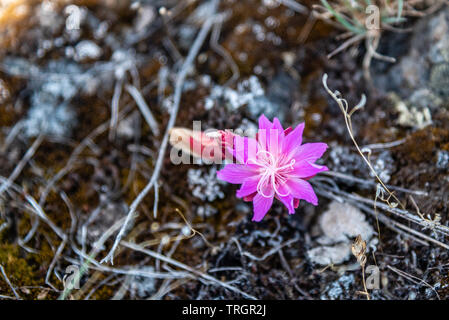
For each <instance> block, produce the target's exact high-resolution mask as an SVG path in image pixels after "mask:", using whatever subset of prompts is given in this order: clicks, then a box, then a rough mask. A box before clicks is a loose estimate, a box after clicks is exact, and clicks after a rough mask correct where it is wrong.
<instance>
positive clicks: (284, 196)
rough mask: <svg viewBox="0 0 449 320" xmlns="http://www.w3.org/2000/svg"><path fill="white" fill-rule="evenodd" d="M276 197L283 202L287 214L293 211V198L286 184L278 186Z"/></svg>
mask: <svg viewBox="0 0 449 320" xmlns="http://www.w3.org/2000/svg"><path fill="white" fill-rule="evenodd" d="M276 197H277V198H278V199H279V200H280V201H281V202H282V203H283V204H284V206H286V207H287V209H288V213H289V214H293V213H295V208H294V200H295V199H294V197H293V196H292V194H291V191H290V188H289V186H288V185H287V184H283V185H280V186H278V193H277V194H276Z"/></svg>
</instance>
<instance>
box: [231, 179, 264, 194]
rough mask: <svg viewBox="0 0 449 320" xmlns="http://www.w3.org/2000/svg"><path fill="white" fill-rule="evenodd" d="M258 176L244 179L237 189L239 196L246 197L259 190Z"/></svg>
mask: <svg viewBox="0 0 449 320" xmlns="http://www.w3.org/2000/svg"><path fill="white" fill-rule="evenodd" d="M258 178H259V177H258V176H253V177H251V178H248V179H246V180H245V181H243V184H242V186H241V187H240V189H239V190H237V193H236V196H237V198H245V197H248V196H250V195H252V194H253V193H255V192H256V191H257V183H258V182H259V179H258Z"/></svg>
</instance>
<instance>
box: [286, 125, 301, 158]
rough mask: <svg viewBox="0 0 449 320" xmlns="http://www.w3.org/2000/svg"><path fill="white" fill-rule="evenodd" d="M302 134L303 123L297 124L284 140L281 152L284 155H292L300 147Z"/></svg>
mask: <svg viewBox="0 0 449 320" xmlns="http://www.w3.org/2000/svg"><path fill="white" fill-rule="evenodd" d="M303 132H304V122H303V123H301V124H298V125H297V126H296V128H295V129H294V130H293V131H291V132H290V133H288V135H287V136H286V137H285V139H284V143H283V146H282V150H283V152H284V153H285V154H290V153H291V154H293V153H294V152H295V150H296V148H298V147H300V146H301V143H302V134H303Z"/></svg>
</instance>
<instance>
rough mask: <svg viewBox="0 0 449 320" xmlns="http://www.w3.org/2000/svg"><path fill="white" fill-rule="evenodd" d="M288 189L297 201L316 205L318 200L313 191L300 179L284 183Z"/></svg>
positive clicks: (310, 186)
mask: <svg viewBox="0 0 449 320" xmlns="http://www.w3.org/2000/svg"><path fill="white" fill-rule="evenodd" d="M286 184H287V186H288V187H289V188H290V192H291V195H292V196H293V197H295V198H297V199H301V200H306V201H307V202H309V203H311V204H313V205H314V206H316V205H318V198H317V196H316V194H315V191H313V188H312V185H311V184H310V183H308V182H307V181H304V180H302V179H291V180H288V181H287V182H286Z"/></svg>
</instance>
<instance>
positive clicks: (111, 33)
mask: <svg viewBox="0 0 449 320" xmlns="http://www.w3.org/2000/svg"><path fill="white" fill-rule="evenodd" d="M301 2H302V3H303V4H304V5H305V7H304V8H303V7H302V6H299V5H298V2H295V1H274V0H263V1H259V0H242V1H233V0H222V1H220V2H219V4H218V6H217V7H216V8H214V1H196V0H192V1H182V2H178V1H171V0H165V1H162V0H161V1H158V0H155V1H118V0H116V1H114V0H85V1H82V0H80V1H75V0H74V1H62V0H54V1H21V0H14V1H9V3H8V4H4V5H3V6H2V7H0V33H1V34H2V37H0V44H1V49H0V55H1V56H0V129H1V130H0V266H2V267H3V272H2V277H0V298H2V299H15V298H17V297H20V298H24V299H55V298H58V297H64V298H71V299H111V298H113V299H148V298H152V299H242V298H257V299H367V295H366V294H364V293H361V292H363V291H365V289H364V280H363V274H364V272H365V275H366V278H367V277H369V276H370V275H374V276H377V275H378V278H376V279H378V280H379V286H378V287H377V288H374V289H368V292H369V298H370V299H447V298H448V297H449V272H448V268H449V260H448V259H449V254H448V252H449V251H448V250H449V219H448V214H449V209H448V203H449V202H448V200H449V199H448V198H449V105H448V102H447V101H449V100H448V96H449V89H448V88H449V38H448V37H447V34H448V31H449V30H448V29H449V8H448V7H447V6H441V7H440V8H439V9H438V10H436V11H435V12H428V14H422V15H419V16H418V17H410V18H409V19H407V21H406V22H405V23H403V25H401V29H403V30H400V32H399V31H397V30H386V31H385V32H383V33H382V37H381V39H380V43H379V47H378V52H380V53H382V54H384V55H387V56H390V57H394V58H395V59H396V62H395V63H390V62H384V61H379V60H376V59H374V60H373V61H372V63H371V67H370V75H371V81H367V79H366V77H365V76H364V71H363V57H364V55H365V53H366V49H365V46H364V44H363V42H362V43H360V44H357V45H355V46H351V47H350V48H348V49H346V50H344V51H342V52H341V53H339V54H337V55H335V56H334V57H332V58H331V59H329V58H328V57H327V55H328V54H329V53H330V52H332V51H333V50H335V49H336V48H337V47H338V46H339V45H340V44H341V40H339V38H338V35H339V34H341V32H340V31H339V30H338V29H336V28H335V27H334V26H332V25H329V24H327V23H325V22H323V21H316V22H315V23H313V24H312V25H311V24H310V22H311V21H310V19H311V18H310V17H311V15H310V9H311V8H312V5H313V4H315V3H316V2H314V1H301ZM0 3H1V2H0ZM214 14H215V15H216V14H218V16H215V15H214ZM210 17H216V20H213V21H214V23H213V25H212V26H211V28H210V30H209V32H208V34H207V37H206V38H205V40H204V42H203V43H202V44H201V43H200V45H201V46H200V50H199V53H198V54H197V55H195V57H194V63H193V65H194V67H192V68H189V70H187V71H188V72H187V74H186V78H185V81H184V82H183V83H182V84H181V85H182V95H181V100H180V104H179V112H178V114H177V116H176V126H178V127H186V128H192V121H194V120H200V121H202V126H203V129H208V128H216V129H226V128H243V129H246V128H255V126H256V123H257V118H258V117H259V116H260V115H261V114H265V115H266V116H268V117H269V118H272V117H273V116H277V117H279V118H280V119H281V121H282V122H283V124H285V125H292V126H296V125H297V124H298V123H300V122H303V121H305V123H306V129H305V137H304V140H305V141H308V142H316V141H323V142H326V143H327V144H328V145H329V146H330V148H329V149H328V151H327V152H326V154H325V155H324V158H323V160H322V162H323V163H324V164H326V165H327V166H328V167H329V168H330V172H328V173H326V174H322V175H319V176H317V177H315V178H314V179H312V180H311V182H312V184H313V186H314V188H315V190H316V192H317V194H318V197H319V205H318V206H317V207H314V206H311V205H310V204H307V203H305V202H304V203H303V202H301V204H300V206H299V208H298V209H297V213H296V214H295V215H288V214H287V211H286V210H285V208H284V207H283V206H282V205H281V204H280V203H276V204H275V205H274V206H273V208H272V210H271V211H270V213H269V214H268V215H267V216H266V218H265V219H264V220H263V221H262V222H260V223H255V222H252V221H251V217H252V207H251V204H250V203H246V202H243V201H241V200H239V199H237V198H236V197H235V190H236V186H233V185H229V184H225V183H223V182H221V181H219V180H218V179H217V178H216V171H217V170H218V169H219V168H220V166H218V165H193V164H192V165H173V164H172V163H171V162H170V158H169V151H167V152H166V153H164V155H165V156H164V158H162V159H163V162H162V167H161V171H160V175H159V177H158V179H157V186H158V187H157V188H156V189H153V190H151V191H150V192H149V193H148V194H147V195H146V196H145V197H144V198H143V200H142V201H141V202H140V204H139V206H138V207H137V215H136V216H135V218H134V219H132V221H131V223H130V224H129V225H128V227H127V228H126V230H125V231H126V232H125V235H124V238H123V240H124V241H125V242H122V244H120V245H119V246H118V249H117V251H116V255H115V258H114V264H113V265H111V264H110V263H108V262H106V263H100V261H101V260H102V259H103V258H104V257H105V256H106V255H107V253H108V252H109V250H110V249H111V247H112V245H113V243H114V239H115V238H116V236H117V233H118V230H119V228H120V226H121V225H122V224H123V219H124V218H125V217H126V215H127V214H128V212H129V210H130V205H131V204H132V203H133V201H134V200H135V199H136V197H138V195H139V194H140V192H141V191H142V190H143V188H144V187H145V186H146V185H147V183H148V181H149V180H150V179H151V177H152V175H153V174H154V171H155V169H154V168H155V165H156V163H157V156H158V153H159V152H160V150H161V146H162V147H163V143H162V141H163V136H164V133H165V130H166V127H167V125H168V124H169V119H170V116H171V115H172V114H173V112H174V110H175V109H176V107H177V106H176V94H175V93H176V83H177V77H179V74H180V72H181V70H182V65H183V63H184V61H186V57H187V55H188V53H189V50H191V49H192V46H193V44H194V43H195V41H197V40H198V38H199V36H198V34H199V33H201V30H204V29H205V26H207V24H208V23H209V22H210V21H211V19H209V18H210ZM309 26H312V28H311V29H310V32H308V30H309ZM324 73H327V74H328V75H329V78H328V80H327V83H328V85H329V87H330V88H331V89H332V90H338V91H339V92H340V93H341V94H342V95H343V97H344V98H346V99H347V100H348V103H349V105H350V106H354V105H356V104H357V103H358V102H359V100H360V98H361V96H362V94H366V98H367V100H366V105H365V106H364V108H363V109H361V110H358V111H357V112H355V113H354V114H353V116H352V117H351V120H352V130H353V134H354V137H355V139H356V141H357V143H358V144H359V146H360V147H361V148H362V151H363V154H364V155H365V157H366V159H368V160H369V161H370V163H371V164H372V166H373V168H374V170H375V171H376V173H377V175H378V176H379V178H380V179H381V180H382V181H383V183H384V184H385V185H384V186H383V187H381V186H380V184H379V181H378V180H376V177H375V175H374V174H373V172H372V171H370V169H369V167H368V166H367V163H366V162H365V161H364V159H363V158H362V156H361V155H360V154H359V153H358V152H357V149H356V148H355V146H354V144H353V141H352V140H351V138H350V135H349V132H348V129H347V127H346V125H345V121H344V115H343V114H342V112H341V110H340V109H339V107H338V106H337V103H336V102H335V101H334V100H333V99H332V97H331V96H330V95H329V94H328V93H327V92H326V90H325V88H324V87H323V84H322V78H323V74H324ZM133 88H134V89H136V90H135V91H137V92H138V94H137V99H136V94H135V91H133ZM133 93H134V94H133ZM139 97H140V98H143V99H144V100H145V101H146V104H147V105H148V106H149V109H150V110H151V113H152V114H153V116H154V118H155V121H154V123H151V122H150V123H148V122H147V118H146V117H144V116H142V113H141V111H140V110H141V109H139V107H138V104H139V103H138V100H139V99H138V98H139ZM169 149H170V147H168V148H167V150H169ZM385 187H386V188H387V189H388V190H386V189H385ZM155 190H157V191H156V192H155ZM388 191H391V192H393V195H394V197H397V199H394V197H392V196H391V194H389V193H388ZM156 199H157V201H158V206H157V208H156V210H154V206H153V205H154V202H155V200H156ZM397 200H399V202H400V203H398V201H397ZM358 235H361V237H362V239H363V240H364V241H366V245H367V248H366V253H365V257H366V264H365V269H364V270H362V268H361V267H360V263H359V261H358V260H357V258H356V257H355V256H354V255H353V253H352V252H351V247H352V244H353V242H354V239H355V238H356V237H357V236H358ZM69 266H75V267H80V268H81V275H82V276H81V279H80V286H79V289H76V288H74V289H73V290H67V288H65V289H66V290H64V279H65V278H64V275H65V274H66V272H67V267H69ZM369 266H371V268H370V269H369V268H368V267H369ZM372 270H375V271H376V270H378V272H377V271H376V272H374V273H373V271H372ZM6 279H8V280H6ZM370 279H374V278H370Z"/></svg>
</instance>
